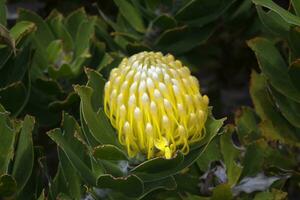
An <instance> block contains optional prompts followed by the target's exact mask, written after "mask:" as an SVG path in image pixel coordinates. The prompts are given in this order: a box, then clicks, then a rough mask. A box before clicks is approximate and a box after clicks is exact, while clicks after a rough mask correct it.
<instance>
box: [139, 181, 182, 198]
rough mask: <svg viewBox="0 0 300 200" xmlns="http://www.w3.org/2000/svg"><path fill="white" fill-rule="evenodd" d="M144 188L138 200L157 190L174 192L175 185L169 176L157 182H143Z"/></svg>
mask: <svg viewBox="0 0 300 200" xmlns="http://www.w3.org/2000/svg"><path fill="white" fill-rule="evenodd" d="M144 187H145V190H144V193H143V195H142V196H140V197H139V199H142V198H143V197H145V196H146V195H147V194H149V193H150V192H153V191H154V190H157V189H164V190H175V189H176V187H177V183H176V181H175V179H174V177H173V176H169V177H167V178H164V179H161V180H159V181H153V182H145V183H144Z"/></svg>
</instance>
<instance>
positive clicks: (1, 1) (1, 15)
mask: <svg viewBox="0 0 300 200" xmlns="http://www.w3.org/2000/svg"><path fill="white" fill-rule="evenodd" d="M5 3H6V0H0V24H2V25H3V26H6V6H5Z"/></svg>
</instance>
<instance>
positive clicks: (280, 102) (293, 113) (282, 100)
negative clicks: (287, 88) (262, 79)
mask: <svg viewBox="0 0 300 200" xmlns="http://www.w3.org/2000/svg"><path fill="white" fill-rule="evenodd" d="M298 80H299V79H298ZM270 90H271V93H272V95H273V98H274V100H275V102H276V105H277V108H278V109H279V110H280V111H281V113H282V115H283V116H284V117H285V118H286V119H287V120H288V121H289V122H290V123H291V124H292V125H293V126H295V127H297V128H300V120H299V119H300V113H299V111H300V103H297V102H295V101H293V100H291V99H289V98H287V97H285V96H283V95H282V94H280V93H279V92H277V91H276V90H275V89H273V88H272V87H271V89H270Z"/></svg>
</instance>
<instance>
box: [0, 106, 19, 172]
mask: <svg viewBox="0 0 300 200" xmlns="http://www.w3.org/2000/svg"><path fill="white" fill-rule="evenodd" d="M15 134H16V133H15V132H14V130H13V129H12V127H10V124H9V122H8V113H6V112H0V141H2V142H1V145H0V152H1V154H0V174H5V173H7V172H8V165H9V162H10V161H11V160H12V158H13V155H14V141H15Z"/></svg>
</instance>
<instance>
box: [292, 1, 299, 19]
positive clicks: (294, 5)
mask: <svg viewBox="0 0 300 200" xmlns="http://www.w3.org/2000/svg"><path fill="white" fill-rule="evenodd" d="M291 3H292V5H293V8H294V10H295V12H296V14H297V15H298V16H300V2H299V1H298V0H291Z"/></svg>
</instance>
